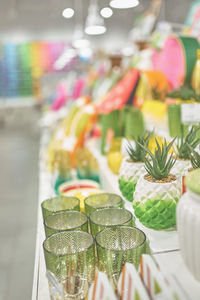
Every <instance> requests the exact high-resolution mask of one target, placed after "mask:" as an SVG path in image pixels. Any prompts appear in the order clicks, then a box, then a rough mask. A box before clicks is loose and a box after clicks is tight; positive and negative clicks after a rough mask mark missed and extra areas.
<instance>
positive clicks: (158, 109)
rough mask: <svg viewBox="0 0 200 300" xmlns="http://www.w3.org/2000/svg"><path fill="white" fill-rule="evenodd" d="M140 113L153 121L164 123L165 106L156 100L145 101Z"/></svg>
mask: <svg viewBox="0 0 200 300" xmlns="http://www.w3.org/2000/svg"><path fill="white" fill-rule="evenodd" d="M142 112H143V114H144V115H146V116H149V117H151V118H152V119H154V120H155V121H156V120H157V121H165V120H166V118H167V104H166V103H164V102H161V101H158V100H146V101H144V103H143V106H142Z"/></svg>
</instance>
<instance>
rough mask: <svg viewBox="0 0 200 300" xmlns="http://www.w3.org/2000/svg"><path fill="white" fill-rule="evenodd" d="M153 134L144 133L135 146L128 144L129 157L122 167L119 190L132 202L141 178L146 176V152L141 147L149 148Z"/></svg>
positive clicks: (124, 160)
mask: <svg viewBox="0 0 200 300" xmlns="http://www.w3.org/2000/svg"><path fill="white" fill-rule="evenodd" d="M150 137H151V133H147V132H144V134H143V135H142V136H141V137H138V138H137V139H136V143H135V146H133V144H131V143H130V142H128V147H127V152H128V155H129V156H126V157H125V158H124V159H123V161H122V164H121V167H120V174H119V179H118V183H119V189H120V191H121V193H122V195H123V196H124V197H125V198H126V199H127V200H128V201H130V202H132V201H133V194H134V191H135V187H136V184H137V181H138V180H139V178H140V177H141V176H142V175H144V174H145V168H144V162H143V161H144V158H145V155H146V153H145V151H144V149H143V148H142V147H141V145H142V146H146V147H147V146H148V143H149V139H150Z"/></svg>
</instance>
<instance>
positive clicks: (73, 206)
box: [41, 196, 80, 219]
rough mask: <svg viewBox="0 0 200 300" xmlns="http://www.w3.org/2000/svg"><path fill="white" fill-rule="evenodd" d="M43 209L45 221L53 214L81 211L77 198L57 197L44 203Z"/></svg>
mask: <svg viewBox="0 0 200 300" xmlns="http://www.w3.org/2000/svg"><path fill="white" fill-rule="evenodd" d="M41 207H42V214H43V219H45V218H46V217H47V216H49V215H52V214H53V213H57V212H61V211H65V210H76V211H80V201H79V199H78V198H75V197H65V196H57V197H53V198H49V199H47V200H45V201H43V202H42V204H41Z"/></svg>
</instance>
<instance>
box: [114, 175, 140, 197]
mask: <svg viewBox="0 0 200 300" xmlns="http://www.w3.org/2000/svg"><path fill="white" fill-rule="evenodd" d="M118 183H119V189H120V191H121V192H122V195H123V196H124V197H125V198H126V199H127V200H128V201H130V202H132V201H133V193H134V191H135V187H136V184H137V182H136V181H131V180H128V181H127V180H125V179H124V178H123V177H121V178H119V180H118Z"/></svg>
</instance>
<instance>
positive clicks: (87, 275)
mask: <svg viewBox="0 0 200 300" xmlns="http://www.w3.org/2000/svg"><path fill="white" fill-rule="evenodd" d="M94 245H95V243H94V239H93V237H92V235H91V234H89V233H87V232H84V231H65V232H59V233H56V234H53V235H51V236H50V237H48V238H47V239H46V240H45V241H44V243H43V249H44V257H45V263H46V268H47V271H49V272H50V273H51V274H52V275H54V277H55V279H57V280H59V283H60V284H61V285H62V289H63V292H64V293H63V294H64V295H63V296H64V297H62V299H85V296H86V294H87V292H88V286H89V285H90V284H91V283H92V281H93V280H94V276H95V252H94ZM72 275H73V276H72ZM83 282H84V285H85V284H87V288H86V287H85V288H83ZM51 283H52V282H51ZM79 293H81V294H79ZM69 294H71V295H70V296H69ZM72 296H73V298H71V297H72Z"/></svg>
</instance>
